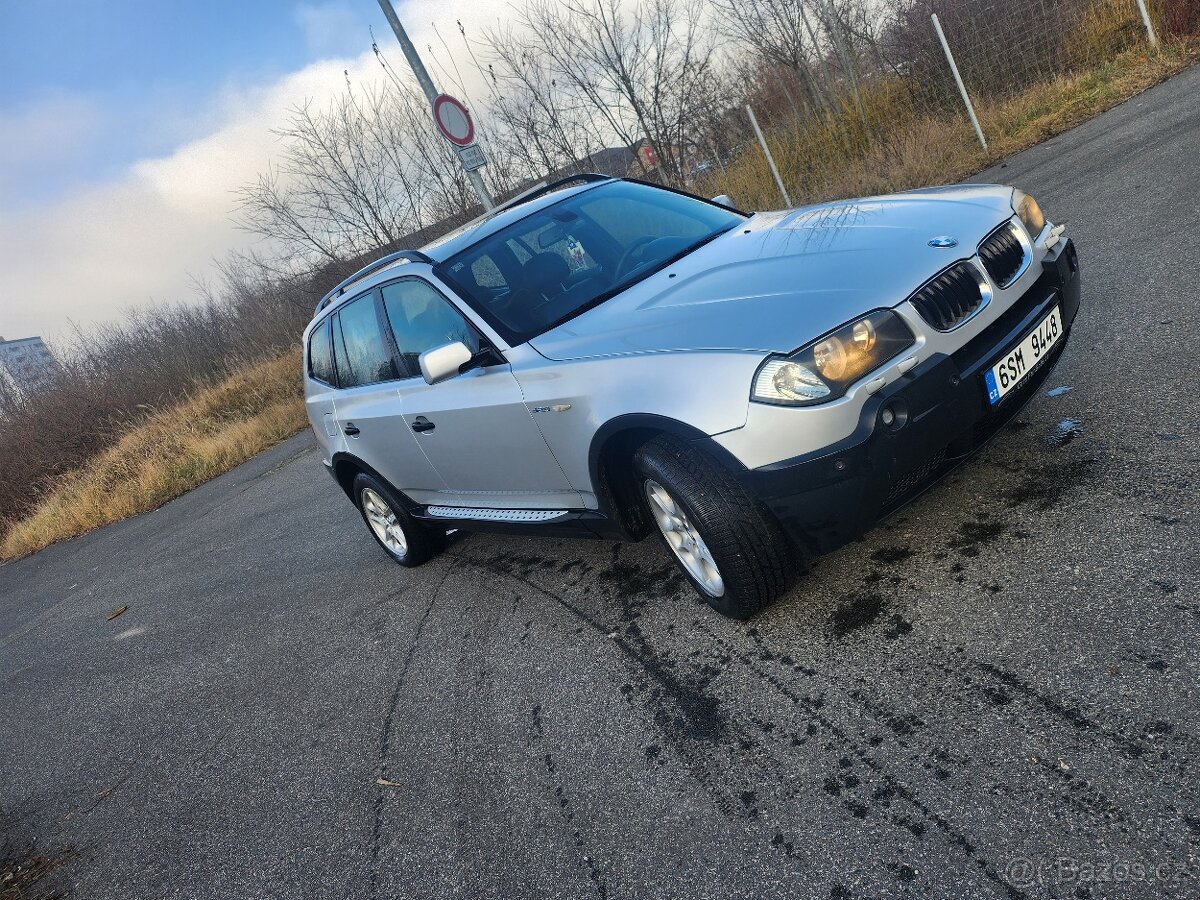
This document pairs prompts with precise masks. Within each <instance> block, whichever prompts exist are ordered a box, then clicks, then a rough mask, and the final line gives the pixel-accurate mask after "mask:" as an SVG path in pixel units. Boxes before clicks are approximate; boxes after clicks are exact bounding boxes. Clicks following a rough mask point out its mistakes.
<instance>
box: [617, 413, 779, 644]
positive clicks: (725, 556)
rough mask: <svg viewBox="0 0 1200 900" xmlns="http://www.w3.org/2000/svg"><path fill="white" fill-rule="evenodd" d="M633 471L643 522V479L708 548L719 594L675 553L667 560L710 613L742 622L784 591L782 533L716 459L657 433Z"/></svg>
mask: <svg viewBox="0 0 1200 900" xmlns="http://www.w3.org/2000/svg"><path fill="white" fill-rule="evenodd" d="M633 468H634V472H635V473H636V474H637V476H638V478H637V482H638V497H639V500H640V502H643V503H645V504H646V508H647V512H648V514H649V516H650V520H651V521H652V522H656V521H657V520H656V518H655V511H654V510H653V509H652V508H650V507H651V503H650V501H649V500H648V499H646V482H647V480H650V481H653V482H657V483H658V484H659V485H661V486H662V487H663V488H665V489H666V490H667V492H668V493H669V494H670V496H671V499H672V500H674V501H675V503H676V504H678V505H679V506H681V507H682V508H683V511H684V513H686V515H687V518H688V520H690V522H691V524H692V525H693V526H694V527H695V529H696V531H698V532H699V534H700V538H701V539H702V541H703V543H704V544H705V545H707V549H708V551H709V552H710V553H711V555H712V558H713V560H714V561H715V562H716V565H717V569H718V570H719V572H720V577H721V580H722V581H723V582H724V593H723V594H722V595H721V596H712V594H711V593H710V592H709V591H708V590H707V589H706V588H705V587H704V585H703V584H702V583H701V582H699V581H698V580H697V579H696V578H695V577H694V576H693V575H692V573H691V572H689V571H688V570H687V568H686V566H684V564H683V562H682V561H681V560H680V559H679V557H678V556H677V554H676V553H675V552H673V551H672V552H671V556H672V557H673V558H674V559H675V561H676V563H678V564H679V568H680V571H682V572H683V574H684V577H686V578H687V579H688V581H690V582H691V584H692V587H694V588H695V589H696V592H697V593H698V594H699V595H700V596H701V597H703V598H704V599H705V600H706V601H707V602H708V603H709V605H711V606H712V607H713V609H715V610H716V611H717V612H719V613H721V614H722V615H724V616H729V617H730V618H733V619H742V620H745V619H748V618H750V617H751V616H753V615H754V614H755V613H756V612H758V611H759V610H761V609H762V608H763V607H765V606H767V605H768V604H769V603H772V602H773V601H775V600H776V599H778V598H779V597H780V596H781V595H782V594H783V593H784V592H786V591H787V588H788V586H789V584H790V583H791V581H792V578H793V577H794V575H795V571H796V564H795V559H796V553H795V551H794V550H793V548H792V546H791V544H790V542H789V541H788V539H787V536H786V535H785V534H784V533H783V529H782V528H781V527H780V525H779V522H778V521H777V520H776V519H775V517H774V516H772V515H771V513H770V511H769V510H767V509H766V508H765V507H764V506H763V505H762V504H761V503H760V502H759V501H758V500H756V499H755V498H754V497H753V496H752V495H751V494H750V493H749V492H748V491H747V490H746V489H745V488H744V487H743V486H742V485H741V483H740V482H738V480H737V479H736V478H734V477H733V475H732V474H731V473H730V472H728V471H727V470H726V469H725V468H724V467H723V466H721V465H720V464H719V463H718V462H717V461H716V460H714V459H712V458H711V457H710V456H708V455H706V454H705V453H703V452H702V451H700V450H699V449H697V448H695V447H693V446H691V445H689V444H687V443H686V442H684V441H681V440H679V439H678V438H675V437H672V436H671V435H659V436H658V437H656V438H654V439H653V440H651V441H650V442H649V443H647V444H645V445H643V446H642V447H641V448H639V449H638V451H637V452H636V453H635V454H634V456H633ZM655 530H659V528H658V527H657V524H656V529H655ZM663 543H664V544H667V541H666V539H665V536H664V540H663ZM667 549H668V550H671V547H670V545H669V544H667Z"/></svg>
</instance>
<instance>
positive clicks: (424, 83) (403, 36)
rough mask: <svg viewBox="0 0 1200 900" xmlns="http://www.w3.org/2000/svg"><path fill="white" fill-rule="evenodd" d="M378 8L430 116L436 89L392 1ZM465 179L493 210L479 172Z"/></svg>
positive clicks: (382, 0) (493, 204)
mask: <svg viewBox="0 0 1200 900" xmlns="http://www.w3.org/2000/svg"><path fill="white" fill-rule="evenodd" d="M379 8H380V9H382V10H383V14H384V15H385V16H386V17H387V20H388V24H389V25H391V26H392V31H393V32H394V33H395V35H396V40H397V41H399V42H400V49H401V50H402V51H404V58H405V59H407V60H408V64H409V66H411V67H412V70H413V74H414V75H415V76H417V84H419V85H420V86H421V90H422V91H424V92H425V96H426V97H427V98H428V99H429V107H430V115H432V114H433V101H434V98H435V97H437V95H438V89H437V88H436V87H434V86H433V79H432V78H430V77H429V72H428V71H427V70H426V68H425V63H423V62H421V57H420V56H419V55H418V54H417V48H416V47H414V46H413V43H412V41H410V40H409V39H408V32H407V31H405V30H404V25H403V24H402V23H401V22H400V17H399V16H398V15H396V9H395V7H393V6H392V0H379ZM467 179H468V180H469V181H470V182H471V187H473V188H475V193H476V195H478V197H479V202H480V203H482V204H483V208H484V209H485V210H490V209H493V208H495V206H496V204H495V202H494V201H493V200H492V195H491V194H490V193H488V189H487V185H485V184H484V183H483V176H482V175H480V174H479V172H467Z"/></svg>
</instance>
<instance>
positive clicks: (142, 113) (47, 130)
mask: <svg viewBox="0 0 1200 900" xmlns="http://www.w3.org/2000/svg"><path fill="white" fill-rule="evenodd" d="M506 8H507V3H506V2H504V0H405V2H400V3H397V9H398V11H399V13H400V15H401V18H402V19H403V20H404V22H405V25H406V26H407V27H408V29H409V31H410V33H411V34H412V35H413V39H414V43H415V44H416V45H417V46H418V48H420V49H421V50H422V52H427V51H426V50H425V48H426V47H427V45H431V44H432V45H433V46H434V47H435V49H436V51H437V52H438V53H439V54H440V57H441V58H440V63H441V64H442V65H447V64H448V56H447V55H446V52H445V50H444V49H443V47H442V45H441V43H440V40H439V38H438V37H437V36H436V35H435V34H434V31H433V26H432V23H433V22H434V20H435V19H436V22H437V26H438V29H439V31H440V32H441V37H443V38H445V39H446V41H447V42H448V43H449V46H450V48H451V50H452V51H457V49H458V48H459V47H461V37H460V36H459V33H458V27H457V25H456V24H455V22H456V20H461V21H462V23H463V25H464V27H465V28H466V29H467V31H468V34H476V35H477V34H479V32H480V31H481V30H482V29H483V28H484V27H486V26H488V25H490V24H494V23H495V21H496V17H497V15H501V14H503V13H504V11H505V10H506ZM67 12H70V13H71V17H70V18H67V17H66V15H65V14H66V13H67ZM369 28H373V29H374V33H375V36H376V38H377V39H378V40H379V44H380V47H381V48H382V49H383V50H384V52H385V53H386V54H387V55H388V58H389V60H390V61H391V62H392V63H393V64H394V65H395V66H396V67H397V69H401V68H402V63H403V57H402V56H401V55H400V52H399V48H398V47H397V45H396V43H395V39H394V38H393V37H392V35H391V32H390V30H389V29H388V26H387V21H386V20H385V19H384V17H383V14H382V12H381V11H380V10H379V7H378V4H377V0H328V2H320V0H314V2H296V0H205V2H201V3H197V2H185V0H77V2H73V3H71V4H65V3H57V4H52V3H49V2H44V0H32V2H22V3H9V2H0V65H2V66H3V72H4V76H3V78H0V135H3V140H2V141H0V335H3V336H4V337H6V338H10V339H11V338H17V337H25V336H28V335H31V334H42V335H45V336H46V337H47V338H48V339H50V340H53V339H54V338H55V337H56V336H59V335H63V334H65V332H66V331H67V329H68V327H69V323H71V322H76V323H80V324H84V325H86V324H87V323H89V322H94V321H97V320H101V319H106V318H112V317H114V316H116V315H119V314H120V313H121V311H122V310H124V309H127V308H129V307H131V306H135V305H140V304H145V303H153V302H156V301H162V300H169V299H189V298H190V297H191V296H192V291H193V287H192V276H193V275H195V276H201V277H203V275H204V273H205V272H206V271H209V270H210V269H211V263H212V260H213V259H214V258H215V257H220V256H222V255H224V253H225V252H226V251H228V250H229V249H231V248H233V247H237V246H243V245H245V244H246V243H247V242H249V241H250V240H252V239H251V238H250V237H249V236H248V235H245V234H244V233H242V232H239V231H238V230H237V229H236V228H235V227H234V225H233V222H232V218H231V214H232V210H233V205H234V191H235V190H236V189H237V188H238V187H239V186H240V185H242V184H244V183H246V182H248V181H250V180H252V179H253V178H254V176H255V175H256V174H257V173H258V172H260V171H263V170H264V169H265V168H266V167H267V165H268V163H269V162H270V160H271V158H272V156H273V154H275V153H276V152H278V144H277V142H276V140H275V138H274V137H273V136H272V134H271V129H272V128H273V127H275V126H277V125H279V124H280V123H282V122H283V121H284V120H285V119H286V116H287V109H288V108H289V107H290V106H293V105H295V104H296V103H299V102H302V101H304V100H306V99H312V100H314V101H316V102H318V103H320V102H325V101H327V100H328V98H330V97H331V96H332V95H333V94H335V93H337V92H338V91H340V90H343V89H344V88H345V79H346V76H345V75H344V74H343V73H344V71H345V70H349V73H350V77H351V78H352V79H353V80H355V81H357V82H359V83H362V82H364V81H368V80H374V79H376V78H378V77H380V73H379V68H378V64H377V63H376V61H375V59H374V57H373V56H372V54H371V52H370V47H371V36H370V33H369V31H368V29H369ZM427 62H432V63H433V65H431V68H432V69H433V71H434V78H435V81H444V80H445V79H439V78H438V68H437V62H438V60H437V59H436V58H435V60H427ZM439 86H442V87H443V89H446V90H452V86H451V87H448V86H444V85H441V84H439Z"/></svg>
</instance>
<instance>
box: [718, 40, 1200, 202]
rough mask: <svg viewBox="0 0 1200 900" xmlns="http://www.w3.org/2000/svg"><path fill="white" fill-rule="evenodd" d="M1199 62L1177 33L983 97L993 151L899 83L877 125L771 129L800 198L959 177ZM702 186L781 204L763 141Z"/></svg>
mask: <svg viewBox="0 0 1200 900" xmlns="http://www.w3.org/2000/svg"><path fill="white" fill-rule="evenodd" d="M1197 61H1200V39H1196V38H1191V39H1186V40H1176V41H1172V42H1171V43H1170V44H1165V45H1163V46H1162V47H1161V49H1160V50H1159V51H1157V52H1151V51H1148V50H1145V49H1137V50H1127V51H1125V52H1122V53H1116V54H1113V55H1112V56H1111V57H1110V58H1109V60H1108V61H1107V62H1105V63H1103V64H1101V65H1098V66H1095V67H1092V68H1090V69H1088V70H1086V71H1084V72H1081V73H1078V74H1074V75H1070V76H1063V77H1060V78H1056V79H1054V80H1053V81H1048V82H1044V83H1041V84H1036V85H1034V86H1032V87H1030V88H1028V89H1026V90H1024V91H1022V92H1021V93H1019V94H1018V95H1017V96H1015V97H1011V98H1004V99H997V100H992V101H983V102H980V103H977V105H976V112H977V113H978V115H979V118H980V122H981V124H982V127H983V130H984V133H985V134H986V135H987V137H988V144H989V149H988V151H987V152H985V151H984V150H983V148H981V147H980V146H979V142H978V141H977V140H976V138H975V133H974V132H973V131H972V129H971V126H970V124H969V123H968V122H967V120H966V117H965V116H961V117H956V118H953V119H950V120H946V119H944V118H939V117H935V116H931V115H924V116H920V115H913V114H912V113H911V112H910V109H911V105H910V104H909V103H908V102H907V98H906V97H905V95H904V91H903V88H902V86H898V85H896V84H891V85H889V84H883V85H880V86H879V87H877V88H876V90H875V93H874V94H873V95H871V96H868V98H867V106H868V108H867V119H868V121H869V122H873V123H876V124H875V125H873V126H871V127H872V128H873V129H874V130H873V131H868V130H867V129H864V128H863V127H862V126H861V125H855V124H854V123H853V122H851V123H849V124H847V122H846V121H842V122H838V123H821V124H817V125H810V126H809V127H805V128H803V129H795V130H781V131H777V132H775V133H773V134H772V135H771V137H770V144H771V150H772V152H773V153H774V154H775V158H776V162H777V163H778V165H779V168H780V171H781V175H782V177H783V180H784V183H785V184H786V185H787V188H788V192H789V194H790V195H791V199H792V202H793V203H794V204H796V205H801V204H804V203H817V202H821V201H824V200H833V199H840V198H844V197H862V196H869V195H875V194H885V193H890V192H892V191H901V190H907V189H909V188H914V187H922V186H925V185H930V184H946V183H951V182H955V181H961V180H962V179H964V178H966V177H968V176H969V175H972V174H974V173H975V172H978V171H980V170H981V169H984V168H987V166H989V165H991V164H992V163H994V162H997V161H998V160H1001V159H1003V158H1005V157H1007V156H1010V155H1012V154H1013V153H1016V152H1018V151H1020V150H1024V149H1025V148H1027V147H1032V146H1033V145H1034V144H1037V143H1039V142H1041V141H1044V140H1046V139H1047V138H1049V137H1052V136H1054V135H1056V134H1060V133H1061V132H1063V131H1067V130H1068V129H1071V128H1074V127H1075V126H1076V125H1079V124H1080V123H1082V122H1084V121H1086V120H1088V119H1090V118H1092V117H1093V116H1096V115H1098V114H1099V113H1101V112H1104V111H1105V110H1106V109H1110V108H1111V107H1113V106H1116V105H1117V104H1119V103H1122V102H1123V101H1125V100H1128V99H1129V98H1130V97H1132V96H1134V95H1136V94H1138V93H1140V92H1142V91H1144V90H1146V89H1147V88H1149V87H1152V86H1153V85H1155V84H1158V83H1159V82H1161V81H1165V80H1166V79H1167V78H1170V77H1171V76H1172V75H1175V74H1177V73H1178V72H1180V71H1182V70H1183V69H1186V68H1187V67H1188V66H1191V65H1193V64H1194V63H1196V62H1197ZM883 123H887V124H886V128H885V126H884V124H883ZM697 193H709V194H716V193H727V194H729V195H730V196H732V197H733V198H734V200H735V201H736V202H737V203H739V204H741V205H742V206H743V207H744V208H748V209H776V208H779V207H780V205H781V203H782V201H781V198H780V196H779V192H778V190H777V189H776V187H775V183H774V181H773V180H772V178H771V174H770V170H769V169H768V168H767V163H766V159H765V158H764V157H763V155H762V153H761V152H760V151H759V150H758V148H757V147H753V148H751V149H750V150H748V151H747V152H745V153H743V154H742V155H741V156H740V157H738V158H737V159H735V160H734V161H733V162H732V163H731V164H730V166H729V167H728V171H727V172H726V173H724V174H723V175H722V176H721V177H720V179H719V180H716V179H714V180H713V181H712V182H711V183H705V184H702V185H700V186H698V187H697Z"/></svg>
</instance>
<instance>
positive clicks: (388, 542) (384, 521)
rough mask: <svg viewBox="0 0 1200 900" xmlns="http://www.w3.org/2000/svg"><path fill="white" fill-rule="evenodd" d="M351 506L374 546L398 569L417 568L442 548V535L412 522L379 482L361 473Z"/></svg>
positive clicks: (396, 500)
mask: <svg viewBox="0 0 1200 900" xmlns="http://www.w3.org/2000/svg"><path fill="white" fill-rule="evenodd" d="M353 492H354V502H355V504H356V505H357V506H358V511H359V512H360V513H362V517H363V521H364V522H366V523H367V528H369V529H370V530H371V536H372V537H374V538H375V542H376V543H377V544H379V546H380V547H382V548H383V549H384V551H385V552H386V553H387V555H388V556H390V557H391V558H392V559H393V560H395V561H396V562H398V563H399V564H400V565H402V566H419V565H420V564H421V563H423V562H425V560H427V559H429V558H430V557H432V556H436V555H437V554H438V553H439V552H440V551H441V550H442V548H443V547H445V545H446V532H445V531H442V530H438V529H432V528H429V527H427V526H425V525H422V524H421V523H420V522H417V521H415V520H414V519H413V518H412V516H410V515H409V514H408V513H407V512H406V511H405V509H404V506H403V504H401V503H400V501H399V500H398V499H397V497H396V495H395V492H394V491H392V490H391V489H390V488H388V487H387V486H386V485H385V484H383V482H381V481H379V480H378V479H376V478H373V477H372V476H370V475H367V474H365V473H360V474H359V475H358V476H357V477H356V478H355V479H354V485H353Z"/></svg>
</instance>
